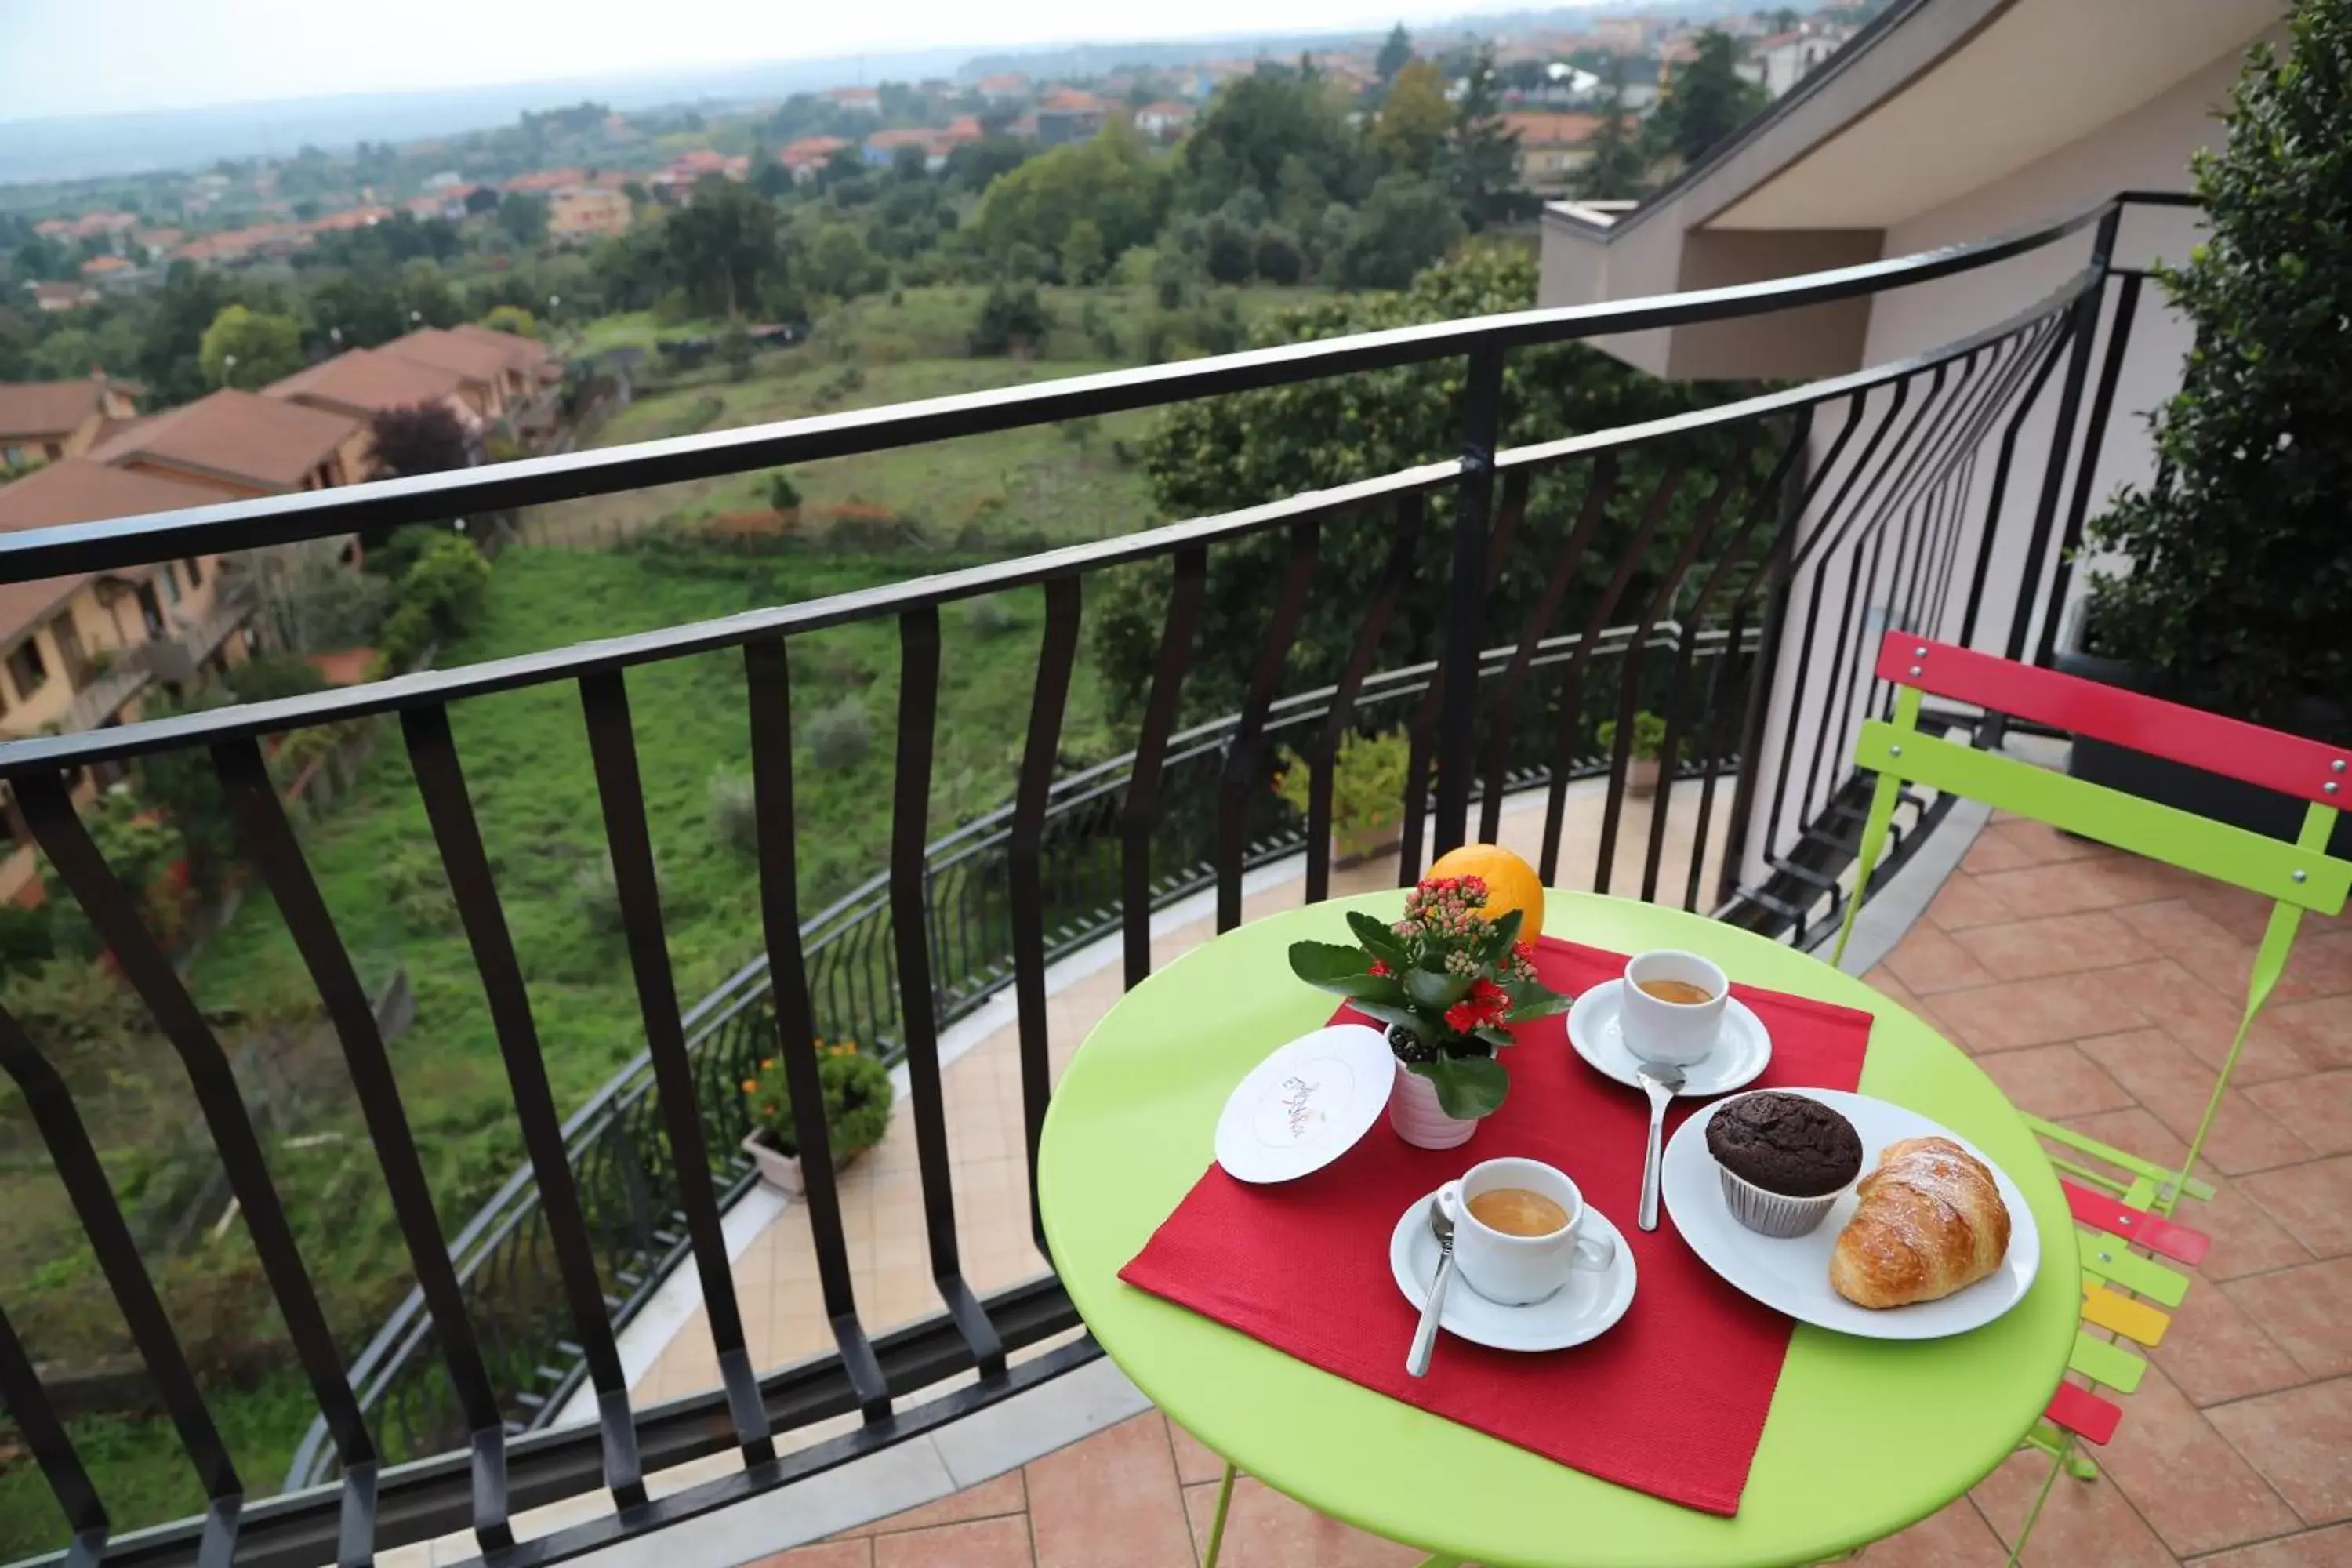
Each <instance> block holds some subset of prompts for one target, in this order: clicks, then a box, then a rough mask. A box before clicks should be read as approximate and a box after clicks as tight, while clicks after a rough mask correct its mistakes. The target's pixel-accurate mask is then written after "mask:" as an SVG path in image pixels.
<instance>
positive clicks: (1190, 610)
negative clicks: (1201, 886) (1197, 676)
mask: <svg viewBox="0 0 2352 1568" xmlns="http://www.w3.org/2000/svg"><path fill="white" fill-rule="evenodd" d="M1174 573H1175V578H1174V581H1173V583H1172V584H1171V586H1170V590H1169V595H1168V619H1167V621H1166V623H1165V624H1164V625H1163V626H1161V627H1160V656H1159V658H1158V660H1157V661H1156V662H1155V664H1154V665H1153V667H1152V671H1151V695H1150V697H1149V698H1148V699H1146V700H1145V703H1144V709H1143V730H1142V732H1141V733H1140V734H1139V736H1138V737H1137V738H1136V742H1135V761H1134V762H1133V763H1132V764H1130V766H1129V770H1128V783H1127V800H1126V802H1125V805H1124V807H1123V809H1122V810H1121V812H1120V814H1119V817H1120V824H1119V825H1120V835H1121V838H1122V840H1123V855H1124V859H1123V861H1122V863H1121V866H1120V898H1119V903H1120V905H1121V908H1120V910H1119V914H1120V921H1121V926H1122V929H1123V931H1124V935H1125V939H1126V957H1127V984H1128V988H1129V990H1132V989H1134V988H1135V987H1136V986H1138V985H1140V984H1143V982H1144V979H1145V977H1146V976H1148V975H1149V974H1150V973H1151V828H1152V823H1153V818H1154V817H1155V816H1157V815H1158V810H1157V808H1158V806H1159V803H1160V769H1161V767H1162V765H1163V764H1164V763H1165V762H1166V760H1167V756H1168V737H1169V736H1171V734H1173V733H1175V731H1176V713H1177V705H1178V701H1179V700H1180V699H1181V697H1182V695H1183V689H1184V672H1185V670H1186V669H1187V668H1190V667H1191V664H1192V633H1193V627H1194V626H1195V624H1196V623H1197V622H1198V621H1199V619H1200V616H1201V597H1202V589H1203V588H1204V586H1205V585H1206V584H1207V581H1208V573H1209V552H1208V551H1207V549H1206V548H1205V547H1202V546H1198V545H1196V546H1194V547H1192V549H1189V550H1180V551H1178V552H1176V561H1175V566H1174Z"/></svg>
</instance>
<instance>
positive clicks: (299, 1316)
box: [10, 773, 375, 1472]
mask: <svg viewBox="0 0 2352 1568" xmlns="http://www.w3.org/2000/svg"><path fill="white" fill-rule="evenodd" d="M10 782H11V783H12V784H14V785H15V786H16V801H17V804H18V805H20V806H21V807H22V808H23V809H24V813H25V817H26V821H27V822H28V823H30V824H31V826H32V829H33V836H34V837H36V838H37V839H38V840H39V841H40V845H41V848H42V850H43V852H44V853H46V854H47V856H48V858H49V861H50V864H52V865H53V866H55V867H56V868H57V871H58V876H59V878H60V879H63V880H64V882H65V884H66V886H67V888H68V889H69V890H70V891H71V892H72V893H73V896H74V899H75V900H76V901H77V902H78V903H79V904H80V905H81V907H82V912H83V913H85V914H86V915H88V916H89V921H90V923H91V924H92V925H93V926H95V927H97V928H98V933H99V937H100V940H101V941H103V942H105V943H106V945H107V946H108V947H109V948H110V949H111V950H112V951H113V953H114V960H115V964H116V966H117V967H118V968H119V969H120V970H121V973H122V976H123V978H125V979H126V980H128V981H129V982H130V983H131V987H132V989H134V990H135V991H137V992H138V993H139V995H140V998H141V1000H142V1001H143V1002H144V1003H145V1004H146V1005H147V1009H148V1011H149V1013H150V1014H151V1015H152V1016H153V1017H154V1019H155V1023H156V1025H157V1026H158V1027H159V1028H161V1029H162V1030H163V1036H164V1038H166V1039H167V1040H169V1041H170V1042H171V1044H172V1047H173V1051H174V1052H175V1053H176V1054H177V1055H178V1056H179V1058H180V1061H181V1065H182V1067H183V1068H185V1070H186V1072H187V1075H188V1081H189V1085H190V1087H191V1088H193V1089H194V1091H195V1096H196V1102H197V1105H198V1107H199V1108H200V1110H202V1111H203V1113H204V1119H205V1125H206V1126H207V1127H208V1128H209V1129H210V1130H211V1131H212V1136H213V1146H214V1148H215V1151H216V1152H218V1153H219V1155H220V1159H221V1165H222V1167H223V1169H224V1170H226V1173H227V1174H228V1182H229V1189H230V1191H231V1192H232V1193H234V1194H236V1200H237V1206H238V1210H239V1212H240V1213H241V1215H243V1217H244V1220H245V1224H246V1230H247V1235H248V1236H249V1237H251V1239H252V1242H253V1249H254V1251H255V1253H256V1254H257V1256H258V1257H259V1258H260V1260H261V1268H262V1273H263V1275H264V1276H265V1278H267V1279H268V1282H269V1290H270V1294H271V1296H273V1297H274V1298H275V1299H276V1300H277V1303H278V1311H279V1313H280V1314H281V1315H282V1316H283V1317H284V1319H285V1322H286V1333H287V1337H288V1338H289V1340H291V1341H292V1342H293V1344H294V1352H295V1355H296V1357H297V1359H298V1360H299V1362H300V1363H301V1366H302V1371H303V1374H304V1376H305V1377H306V1378H307V1380H308V1381H309V1383H310V1389H311V1393H312V1394H313V1395H314V1396H315V1397H316V1398H317V1400H318V1402H319V1412H320V1415H323V1416H325V1417H326V1421H327V1427H328V1431H329V1432H330V1434H331V1436H333V1438H334V1440H335V1452H336V1456H337V1458H339V1459H340V1460H341V1463H342V1466H343V1468H344V1470H345V1471H346V1472H349V1471H351V1470H352V1469H354V1468H357V1467H359V1466H362V1465H369V1464H373V1462H374V1461H375V1442H374V1439H373V1438H372V1437H371V1436H369V1435H368V1430H367V1423H366V1422H365V1420H364V1419H362V1416H361V1415H360V1406H359V1400H358V1398H357V1397H356V1396H355V1395H354V1394H352V1385H351V1381H350V1380H349V1379H348V1378H346V1377H345V1376H344V1375H343V1365H342V1357H341V1353H340V1352H338V1351H337V1350H336V1348H335V1336H334V1332H333V1331H332V1330H331V1329H330V1328H329V1327H328V1326H327V1316H326V1313H325V1311H324V1310H321V1309H320V1305H319V1297H318V1292H317V1291H316V1290H314V1289H312V1288H311V1284H310V1270H309V1269H308V1268H306V1267H305V1266H304V1265H303V1262H302V1255H301V1251H300V1248H299V1247H297V1246H296V1245H295V1241H294V1232H293V1228H292V1227H291V1226H289V1225H288V1223H287V1220H286V1209H285V1205H283V1204H282V1203H280V1202H279V1200H278V1189H277V1187H276V1186H275V1185H274V1184H272V1183H271V1181H270V1178H269V1166H268V1162H267V1161H266V1160H264V1159H263V1158H262V1153H261V1141H260V1139H259V1138H258V1137H257V1135H256V1134H255V1132H254V1130H253V1119H252V1118H251V1117H250V1116H249V1115H247V1111H246V1109H245V1099H244V1096H243V1094H242V1093H241V1092H240V1091H239V1089H238V1088H237V1084H236V1075H235V1074H234V1073H233V1072H232V1071H231V1070H230V1068H229V1063H228V1058H227V1056H226V1054H225V1053H223V1051H222V1050H221V1046H220V1041H219V1040H218V1039H217V1038H216V1037H215V1036H214V1034H213V1031H212V1026H211V1025H209V1024H207V1023H205V1016H204V1014H203V1013H202V1012H200V1011H198V1009H197V1007H196V1005H195V1001H194V998H193V997H191V996H190V995H189V994H188V990H187V987H186V986H185V985H184V984H182V983H181V980H180V976H179V973H178V971H176V970H174V969H173V967H172V961H171V960H170V959H169V958H167V957H165V956H164V953H163V949H162V948H161V947H159V946H157V945H156V942H155V939H154V937H153V936H152V935H151V934H150V933H149V932H148V931H147V928H146V925H145V924H144V923H143V922H142V921H141V920H140V918H139V913H138V910H136V909H134V908H133V907H132V905H131V896H130V894H129V893H128V892H126V891H125V890H124V889H123V887H122V884H121V882H120V881H119V880H117V879H116V878H115V875H114V873H113V871H112V870H111V869H110V868H109V867H108V866H107V864H106V859H105V857H103V856H102V855H100V853H99V850H98V846H97V845H96V844H95V843H94V842H93V841H92V840H91V838H90V837H89V829H88V828H87V827H85V826H82V822H81V818H80V817H79V816H77V815H75V812H74V807H73V800H72V798H71V797H70V796H69V795H67V793H66V787H65V782H64V780H63V779H62V778H61V777H60V776H59V775H58V774H55V773H25V774H19V775H18V776H17V777H16V778H15V779H13V780H11V781H10Z"/></svg>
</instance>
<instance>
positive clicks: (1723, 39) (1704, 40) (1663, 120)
mask: <svg viewBox="0 0 2352 1568" xmlns="http://www.w3.org/2000/svg"><path fill="white" fill-rule="evenodd" d="M1738 65H1739V46H1738V44H1736V43H1734V42H1733V41H1732V40H1731V37H1730V36H1729V35H1728V34H1726V33H1723V32H1719V31H1717V29H1716V28H1713V27H1709V28H1708V29H1707V30H1706V31H1705V32H1704V33H1701V34H1700V35H1699V36H1698V54H1697V57H1696V58H1694V59H1691V60H1688V61H1685V63H1684V64H1683V66H1682V67H1681V68H1679V69H1677V70H1676V71H1675V76H1674V81H1673V83H1672V85H1671V86H1670V87H1669V88H1668V89H1666V96H1665V97H1664V100H1661V101H1660V103H1659V105H1658V108H1657V111H1656V112H1655V113H1654V114H1653V115H1652V116H1651V117H1650V125H1649V129H1650V132H1652V134H1653V135H1654V137H1655V139H1656V141H1657V143H1658V146H1659V149H1660V151H1661V152H1664V153H1673V154H1674V155H1675V156H1676V157H1678V158H1680V159H1681V160H1682V161H1683V163H1684V164H1685V166H1686V167H1687V166H1688V165H1690V164H1693V163H1698V162H1699V161H1700V160H1701V159H1704V158H1705V157H1706V155H1707V154H1708V153H1711V152H1713V151H1714V150H1715V149H1716V147H1717V144H1719V143H1720V142H1724V141H1725V140H1727V138H1728V137H1729V136H1730V135H1731V134H1732V132H1736V131H1738V129H1739V128H1740V127H1741V126H1743V125H1745V124H1747V123H1748V121H1750V120H1752V119H1753V118H1755V116H1756V113H1757V111H1758V110H1761V109H1762V108H1763V107H1764V89H1762V88H1760V87H1759V86H1757V85H1756V84H1755V83H1754V82H1752V81H1743V80H1742V79H1740V76H1739V71H1738Z"/></svg>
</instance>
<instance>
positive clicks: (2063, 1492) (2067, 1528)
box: [1864, 1451, 2177, 1568]
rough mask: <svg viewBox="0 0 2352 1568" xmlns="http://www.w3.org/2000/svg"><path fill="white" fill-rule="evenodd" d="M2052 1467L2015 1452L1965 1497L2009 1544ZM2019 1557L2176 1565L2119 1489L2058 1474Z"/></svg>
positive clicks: (2050, 1566) (2122, 1565) (2142, 1566)
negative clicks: (1972, 1501)
mask: <svg viewBox="0 0 2352 1568" xmlns="http://www.w3.org/2000/svg"><path fill="white" fill-rule="evenodd" d="M2049 1472H2050V1456H2048V1455H2047V1454H2042V1453H2039V1452H2032V1451H2029V1452H2026V1453H2021V1454H2013V1455H2011V1457H2010V1458H2007V1459H2005V1460H2003V1461H2002V1462H2001V1466H2000V1468H1999V1469H1997V1470H1995V1471H1993V1473H1992V1474H1991V1475H1990V1476H1987V1477H1986V1478H1985V1479H1983V1480H1981V1481H1979V1482H1978V1483H1977V1486H1976V1489H1975V1490H1974V1491H1971V1492H1970V1493H1969V1497H1970V1498H1971V1499H1973V1500H1975V1502H1976V1505H1977V1508H1978V1510H1979V1511H1980V1512H1982V1513H1983V1515H1984V1517H1985V1520H1986V1521H1987V1522H1988V1523H1990V1525H1991V1526H1992V1528H1993V1530H1994V1531H1995V1533H1997V1534H1998V1535H2000V1539H2001V1540H2002V1541H2003V1542H2008V1541H2009V1540H2010V1539H2011V1537H2012V1536H2013V1535H2014V1534H2015V1532H2016V1530H2017V1527H2018V1525H2019V1524H2020V1523H2021V1522H2022V1521H2023V1520H2024V1518H2025V1510H2027V1509H2028V1508H2029V1507H2031V1506H2032V1502H2033V1497H2034V1494H2035V1493H2036V1492H2038V1491H2040V1490H2041V1489H2042V1478H2043V1477H2044V1476H2046V1475H2048V1474H2049ZM2022 1561H2023V1562H2024V1563H2026V1564H2027V1565H2028V1568H2175V1564H2176V1561H2177V1560H2176V1559H2175V1558H2174V1557H2173V1555H2172V1553H2171V1552H2168V1551H2166V1550H2165V1547H2164V1542H2161V1541H2159V1540H2158V1539H2157V1536H2156V1532H2155V1531H2152V1530H2150V1529H2149V1528H2148V1527H2147V1521H2144V1520H2142V1519H2141V1518H2140V1517H2139V1515H2138V1514H2137V1513H2136V1512H2134V1511H2133V1510H2132V1506H2131V1502H2130V1500H2128V1499H2126V1497H2125V1496H2124V1494H2123V1492H2122V1491H2121V1490H2119V1489H2117V1488H2116V1487H2114V1486H2111V1485H2109V1484H2107V1483H2105V1482H2104V1481H2078V1480H2074V1479H2072V1478H2070V1477H2066V1476H2060V1477H2059V1478H2058V1481H2057V1484H2056V1485H2055V1486H2053V1488H2052V1489H2051V1490H2050V1501H2049V1503H2048V1504H2047V1505H2046V1506H2044V1507H2043V1509H2042V1518H2041V1521H2040V1522H2039V1523H2037V1524H2036V1525H2035V1526H2034V1527H2033V1534H2032V1536H2031V1537H2030V1538H2029V1539H2028V1540H2027V1542H2026V1544H2025V1552H2024V1556H2023V1559H2022ZM1864 1562H1865V1563H1867V1562H1868V1559H1867V1558H1865V1559H1864Z"/></svg>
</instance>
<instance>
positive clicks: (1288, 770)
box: [1274, 729, 1412, 839]
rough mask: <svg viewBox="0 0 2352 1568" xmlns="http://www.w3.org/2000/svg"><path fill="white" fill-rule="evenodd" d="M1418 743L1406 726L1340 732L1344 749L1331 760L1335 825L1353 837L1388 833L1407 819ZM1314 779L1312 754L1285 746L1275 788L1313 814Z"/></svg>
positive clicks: (1302, 810) (1339, 832)
mask: <svg viewBox="0 0 2352 1568" xmlns="http://www.w3.org/2000/svg"><path fill="white" fill-rule="evenodd" d="M1411 757H1412V747H1411V745H1410V743H1409V742H1407V740H1406V737H1405V732H1404V731H1403V730H1402V729H1396V730H1390V731H1386V732H1385V733H1382V734H1378V735H1360V734H1358V733H1357V732H1356V731H1353V730H1350V731H1348V732H1347V733H1346V734H1343V735H1341V736H1340V737H1339V755H1338V756H1337V757H1336V758H1334V759H1333V760H1332V763H1331V828H1332V831H1333V832H1334V833H1336V834H1337V835H1338V836H1339V837H1342V838H1347V839H1364V838H1370V837H1380V836H1382V835H1384V834H1385V833H1386V832H1387V830H1388V829H1390V828H1391V827H1394V826H1397V825H1398V824H1400V823H1402V821H1403V820H1404V780H1405V771H1406V768H1407V766H1408V765H1409V763H1410V761H1411ZM1312 782H1313V777H1312V774H1311V773H1310V772H1309V770H1308V767H1307V760H1306V759H1305V758H1303V757H1301V756H1300V755H1299V754H1298V753H1297V752H1295V751H1292V750H1291V749H1290V748H1289V747H1287V746H1285V747H1284V748H1283V749H1282V772H1281V773H1277V774H1276V775H1275V780H1274V793H1275V794H1276V795H1280V796H1281V797H1282V801H1283V804H1284V805H1287V806H1289V807H1290V809H1291V810H1293V811H1295V812H1297V814H1298V815H1299V816H1301V817H1304V816H1306V815H1307V789H1308V786H1309V785H1310V784H1311V783H1312Z"/></svg>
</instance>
